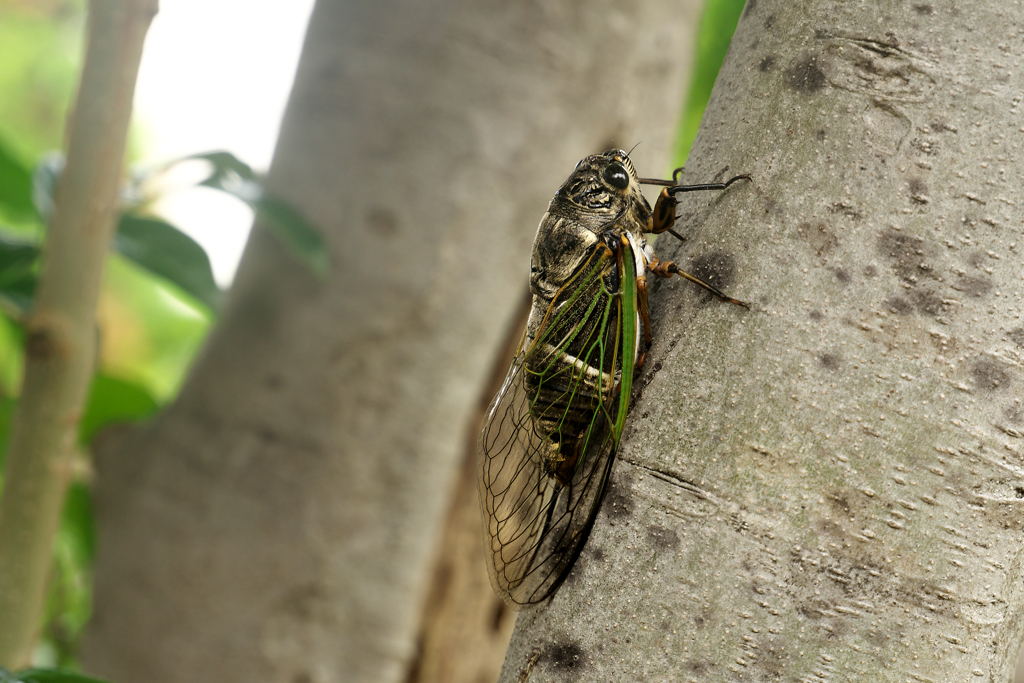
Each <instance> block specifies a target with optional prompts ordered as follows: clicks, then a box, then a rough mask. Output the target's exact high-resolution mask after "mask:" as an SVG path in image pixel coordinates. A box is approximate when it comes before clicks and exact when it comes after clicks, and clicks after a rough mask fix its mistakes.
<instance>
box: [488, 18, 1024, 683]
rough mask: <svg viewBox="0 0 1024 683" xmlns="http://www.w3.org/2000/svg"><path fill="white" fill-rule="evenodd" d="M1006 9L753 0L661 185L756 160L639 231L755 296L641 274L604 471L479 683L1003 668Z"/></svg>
mask: <svg viewBox="0 0 1024 683" xmlns="http://www.w3.org/2000/svg"><path fill="white" fill-rule="evenodd" d="M1022 29H1024V26H1022V23H1021V13H1020V6H1019V5H1018V4H1013V5H1010V4H1006V3H996V4H991V3H984V2H976V1H965V2H959V3H956V4H954V3H952V2H936V3H934V4H933V3H904V2H892V1H884V0H883V1H880V2H871V3H834V2H830V1H826V0H807V1H805V2H800V3H789V2H782V1H780V0H756V2H755V0H750V1H749V2H748V6H747V9H746V11H745V13H744V16H743V18H742V19H741V21H740V24H739V27H738V29H737V32H736V35H735V37H734V39H733V43H732V48H731V50H730V54H729V56H728V58H727V59H726V62H725V65H724V67H723V70H722V73H721V75H720V76H719V81H718V84H717V85H716V88H715V91H714V94H713V95H712V98H711V102H710V104H709V107H708V110H707V112H706V114H705V118H704V122H703V126H702V128H701V131H700V133H699V135H698V137H697V140H696V145H695V147H694V149H693V152H692V154H691V157H690V165H689V166H688V168H687V172H686V173H685V174H684V180H685V181H687V182H697V181H707V180H711V179H713V178H723V177H727V176H729V175H732V174H735V173H740V172H748V173H751V174H753V178H754V182H753V183H752V184H751V185H736V186H733V187H732V188H730V189H729V190H728V191H727V192H725V193H723V194H721V195H716V196H714V197H710V198H709V197H703V196H702V197H697V198H687V199H686V200H685V202H684V205H683V207H682V209H681V212H682V213H681V217H680V221H679V225H680V228H681V229H683V230H686V231H688V232H689V233H690V234H691V236H692V239H691V241H690V242H689V243H688V244H687V246H686V248H685V254H683V253H673V249H670V248H669V247H670V246H672V245H669V244H667V243H666V242H665V241H664V240H662V241H661V242H660V243H659V247H660V250H661V253H662V255H663V256H667V257H676V258H679V259H681V261H682V262H683V263H686V264H688V265H689V266H690V268H691V269H692V271H693V272H696V273H698V274H706V275H708V276H709V277H711V278H712V279H714V280H717V281H718V282H719V283H720V284H722V285H723V286H724V288H725V291H727V292H729V293H731V294H733V295H735V296H737V297H740V298H742V299H746V300H749V301H752V302H754V306H753V310H751V311H749V312H746V311H744V310H742V309H740V308H737V307H734V306H728V305H723V304H721V303H719V302H717V301H714V300H711V299H710V298H709V297H708V296H707V295H705V294H703V293H702V292H700V291H698V290H696V289H694V288H693V287H691V286H690V285H688V284H686V283H683V282H678V281H675V282H666V283H662V285H661V287H660V288H659V289H658V291H657V292H656V294H655V296H654V302H653V308H652V317H653V318H654V320H655V323H654V328H655V329H654V333H655V335H656V341H655V343H654V347H653V349H652V351H651V354H650V356H649V358H648V360H647V363H646V365H645V367H644V368H643V373H642V374H641V376H640V377H639V379H638V381H637V385H638V388H637V395H636V401H635V407H634V409H633V414H632V419H631V421H630V423H631V425H632V427H631V428H628V429H627V434H626V436H625V437H624V441H623V443H622V444H621V447H620V452H619V457H618V460H617V462H616V464H615V467H614V472H613V474H612V480H613V481H612V487H611V490H610V491H609V492H608V495H607V497H606V499H605V501H604V505H603V509H602V511H601V513H600V516H599V517H598V520H597V524H596V526H595V528H594V531H593V534H592V535H591V538H590V540H589V542H588V545H587V547H586V548H585V550H584V552H583V554H582V556H581V558H580V560H579V562H578V564H577V566H576V568H575V571H574V573H573V574H572V575H571V576H570V577H569V580H568V582H567V584H566V585H565V586H564V587H563V589H562V590H561V591H560V592H559V593H558V594H556V595H555V597H554V599H553V601H552V602H551V603H550V604H549V605H546V606H544V607H541V608H540V609H537V610H535V611H532V612H528V613H526V614H525V615H524V616H523V617H522V618H520V619H519V622H518V624H517V629H516V632H515V634H514V635H513V641H512V645H511V647H510V651H509V655H508V658H507V660H506V664H505V668H504V671H503V675H502V679H501V680H504V681H516V680H526V679H527V678H528V680H530V681H531V682H533V681H544V680H551V681H562V680H581V679H586V680H604V681H635V680H640V679H642V680H677V681H712V680H713V681H732V680H737V681H739V680H742V681H777V680H786V681H796V680H800V681H826V680H835V681H873V682H875V681H906V680H915V681H968V680H987V681H1008V680H1010V677H1011V674H1012V669H1013V663H1014V660H1015V658H1016V653H1017V651H1018V648H1019V646H1020V642H1021V637H1022V629H1024V618H1022V614H1024V576H1022V570H1024V552H1022V549H1024V543H1022V541H1024V436H1022V434H1024V405H1022V402H1021V401H1022V398H1021V397H1022V396H1024V322H1022V320H1021V314H1022V311H1024V279H1022V272H1024V271H1022V265H1024V263H1022V262H1024V236H1022V231H1021V225H1022V224H1024V211H1022V208H1021V202H1020V198H1019V196H1018V195H1019V192H1018V187H1019V179H1020V178H1021V177H1022V175H1024V159H1022V152H1021V145H1022V144H1024V127H1022V125H1021V114H1020V113H1018V112H1019V107H1020V103H1021V99H1022V97H1024V91H1022V85H1024V79H1022V78H1021V74H1022V64H1021V55H1022V52H1024V50H1022V40H1021V38H1022ZM673 248H674V247H673ZM678 251H679V252H682V251H684V250H678Z"/></svg>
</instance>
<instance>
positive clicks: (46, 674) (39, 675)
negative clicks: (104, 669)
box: [0, 666, 104, 683]
mask: <svg viewBox="0 0 1024 683" xmlns="http://www.w3.org/2000/svg"><path fill="white" fill-rule="evenodd" d="M0 683H104V681H101V680H99V679H98V678H90V677H88V676H83V675H82V674H80V673H76V672H74V671H68V670H67V669H22V670H21V671H14V672H11V671H8V670H7V669H5V668H3V667H2V666H0Z"/></svg>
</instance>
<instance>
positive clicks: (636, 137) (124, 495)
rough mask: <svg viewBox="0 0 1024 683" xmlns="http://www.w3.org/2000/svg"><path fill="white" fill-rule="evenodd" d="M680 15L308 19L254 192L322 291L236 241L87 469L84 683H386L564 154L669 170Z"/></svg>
mask: <svg viewBox="0 0 1024 683" xmlns="http://www.w3.org/2000/svg"><path fill="white" fill-rule="evenodd" d="M695 9H696V8H695V7H693V5H692V4H686V5H683V6H682V7H680V6H678V5H677V4H676V3H670V2H667V0H666V1H659V2H646V3H642V2H614V3H613V2H610V1H604V0H601V1H598V2H592V1H588V2H580V1H568V0H567V1H562V2H545V3H506V2H496V1H489V2H471V1H469V0H461V1H457V2H428V3H423V2H413V1H412V0H394V1H388V2H381V1H379V0H375V1H374V2H340V1H329V0H321V2H319V3H317V6H316V8H315V10H314V12H313V15H312V19H311V23H310V27H309V32H308V35H307V40H306V45H305V48H304V52H303V56H302V59H301V62H300V66H299V72H298V75H297V79H296V82H295V86H294V90H293V93H292V98H291V102H290V105H289V108H288V111H287V113H286V116H285V121H284V123H283V127H282V132H281V138H280V141H279V144H278V149H277V153H276V155H275V158H274V162H273V166H272V169H271V172H270V177H269V187H270V189H271V190H272V191H273V192H275V193H276V194H278V195H280V196H283V197H284V198H286V199H287V200H289V201H291V202H294V203H295V204H296V205H298V206H299V207H301V208H302V209H303V211H304V213H305V214H306V215H307V217H308V218H309V219H310V220H312V222H313V223H314V224H315V225H317V226H319V227H320V229H321V230H322V231H323V232H324V234H325V235H326V237H327V239H328V241H329V243H330V246H331V251H332V256H333V259H334V267H333V271H332V273H331V275H330V277H329V278H328V280H327V281H324V282H319V281H317V280H316V279H315V278H314V277H313V276H312V275H310V274H309V273H307V272H305V271H304V270H303V269H302V268H301V267H300V266H298V265H297V264H296V263H294V262H293V261H292V260H291V259H290V258H289V257H288V256H287V255H286V254H285V253H284V251H283V250H282V248H281V247H280V246H279V245H278V244H277V243H276V242H275V241H274V240H273V239H272V238H270V237H269V236H268V235H267V233H265V232H263V231H261V230H258V229H257V230H256V231H255V232H254V234H253V237H252V239H251V241H250V244H249V246H248V248H247V250H246V254H245V257H244V259H243V262H242V265H241V268H240V270H239V273H238V276H237V280H236V283H235V286H234V289H233V290H232V292H231V294H230V297H229V301H228V304H227V309H226V311H225V313H224V316H223V319H222V321H221V324H220V326H219V328H218V329H217V330H216V332H215V333H214V334H213V335H212V338H211V339H210V341H209V343H208V345H207V348H206V350H205V352H204V354H203V357H202V358H201V359H200V361H199V362H198V364H197V366H196V368H195V370H194V372H193V373H192V376H191V377H190V379H189V380H188V382H187V383H186V386H185V387H184V389H183V391H182V394H181V396H180V398H179V400H178V401H177V403H176V404H175V405H174V406H173V407H172V408H171V409H170V410H169V411H168V412H167V413H166V414H164V415H163V416H161V417H160V418H159V419H158V420H157V421H156V422H155V423H154V424H152V425H151V426H150V427H149V428H148V429H146V430H144V431H141V432H139V433H137V434H134V435H132V436H131V437H129V438H128V439H127V440H126V441H125V442H124V443H122V444H120V445H119V446H118V447H117V448H115V449H112V450H111V453H110V455H108V456H107V457H105V458H103V459H101V462H100V463H99V471H98V487H97V492H96V499H97V514H98V519H99V525H100V528H99V555H98V559H97V565H96V582H97V583H96V609H95V617H94V620H93V623H92V625H91V626H90V631H89V633H88V635H87V641H86V644H85V652H84V657H83V659H84V662H85V664H86V666H87V668H88V669H89V670H90V671H91V672H94V673H95V674H99V675H102V676H105V677H109V678H110V679H112V680H116V681H118V682H119V683H144V682H145V683H161V682H171V681H189V682H190V683H202V682H205V681H211V682H212V681H217V682H218V683H220V682H221V681H225V680H261V681H286V682H288V683H304V682H316V683H320V682H327V681H339V680H344V681H374V682H381V681H396V680H401V679H403V678H404V677H405V676H406V675H407V669H408V667H409V665H410V662H411V660H412V658H413V656H414V654H415V652H416V642H417V638H416V633H417V629H418V626H419V624H420V622H421V617H422V613H421V610H422V606H423V604H424V601H425V595H426V593H427V584H428V576H429V574H430V571H431V569H432V568H433V567H434V566H435V565H434V560H435V553H436V545H437V543H438V539H439V538H440V536H441V526H442V521H443V519H444V517H445V513H446V512H447V511H448V509H449V493H450V491H451V489H452V486H453V483H454V482H455V480H456V474H457V471H458V466H459V463H460V457H461V456H462V455H463V453H464V447H465V443H466V438H467V433H468V432H470V431H475V429H476V419H477V415H478V410H479V408H478V403H479V396H480V393H481V391H482V390H483V388H484V387H485V385H486V383H487V376H488V374H489V371H490V369H491V366H492V364H493V363H494V361H495V360H496V357H497V356H498V355H499V354H500V353H501V351H499V348H500V346H501V342H502V340H503V339H504V338H505V336H506V335H507V328H508V326H509V324H510V323H511V322H512V318H513V314H514V311H515V309H516V307H517V306H518V304H519V302H520V300H521V297H522V295H523V292H524V290H525V287H526V281H527V275H528V263H529V253H530V246H531V242H532V239H533V234H534V231H535V230H536V224H537V221H538V220H539V218H540V216H541V215H542V214H543V211H544V208H545V206H546V204H547V202H548V200H549V199H550V196H551V193H552V191H553V190H552V188H555V187H557V185H558V183H559V182H561V180H562V179H563V178H564V177H565V176H566V175H567V174H568V173H569V171H570V170H571V169H572V167H573V165H574V164H575V163H576V161H578V160H579V159H580V158H581V157H583V156H584V155H585V154H588V153H591V152H594V151H598V150H603V149H605V148H607V147H609V146H612V145H614V146H622V147H627V148H628V147H631V146H632V145H633V144H634V143H636V142H640V141H642V142H643V145H641V147H639V148H638V149H637V152H636V153H635V157H636V158H637V159H638V165H640V167H641V168H646V169H652V170H651V172H652V173H658V172H659V171H661V170H662V169H663V168H664V167H665V165H666V164H667V161H668V160H667V155H666V151H667V150H668V149H669V140H670V136H671V134H672V129H673V125H674V122H675V120H676V117H677V114H678V110H679V105H680V103H681V97H682V94H681V93H682V91H683V87H684V85H685V84H684V74H685V73H687V65H688V62H689V57H690V54H691V51H692V45H691V43H692V41H691V38H690V36H691V34H692V30H691V28H690V24H691V22H692V19H693V16H694V14H695ZM472 505H473V507H475V503H472ZM472 552H473V554H474V556H473V559H472V561H473V562H476V563H477V566H478V567H479V571H480V572H481V573H483V572H484V569H483V563H482V558H481V556H480V554H479V548H478V547H476V548H472ZM482 575H483V576H486V575H485V574H482ZM484 581H486V578H485V579H484ZM484 585H485V586H486V584H484ZM486 590H487V591H488V592H489V590H490V589H489V587H487V588H486ZM494 600H495V599H493V598H492V599H491V604H490V605H488V603H487V601H486V600H481V601H478V602H480V604H482V605H484V608H485V610H490V611H489V612H486V613H487V614H488V615H490V616H491V619H490V622H487V620H486V619H484V620H483V621H484V622H485V623H490V624H498V622H500V621H501V620H500V619H497V618H494V610H495V609H496V604H497V603H495V602H494ZM473 618H474V619H475V618H477V617H475V616H474V617H473ZM424 642H425V641H424ZM474 654H476V652H475V648H474V650H473V651H470V652H469V654H468V656H473V655H474ZM449 680H450V679H449Z"/></svg>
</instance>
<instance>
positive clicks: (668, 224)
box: [640, 168, 750, 241]
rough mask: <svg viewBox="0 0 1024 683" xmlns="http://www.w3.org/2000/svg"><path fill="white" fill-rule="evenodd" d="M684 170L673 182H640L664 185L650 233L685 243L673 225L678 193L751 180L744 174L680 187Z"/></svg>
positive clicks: (647, 180) (677, 170)
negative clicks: (679, 181)
mask: <svg viewBox="0 0 1024 683" xmlns="http://www.w3.org/2000/svg"><path fill="white" fill-rule="evenodd" d="M682 170H683V169H682V168H677V169H676V170H675V171H673V172H672V180H655V179H653V178H641V179H640V182H641V183H643V184H645V185H664V186H665V187H664V188H662V190H661V194H660V195H658V201H657V202H655V204H654V212H653V214H652V215H651V229H650V232H652V233H654V234H655V235H660V234H661V233H663V232H667V233H671V234H672V235H674V236H675V237H676V239H678V240H680V241H685V240H686V238H685V237H683V236H682V235H680V234H679V233H678V232H676V231H675V230H673V229H672V224H673V223H675V221H676V204H677V203H678V201H679V200H677V199H676V193H678V192H701V191H704V190H724V189H725V188H727V187H729V186H730V185H732V184H733V183H735V182H736V181H737V180H750V174H748V173H744V174H743V175H738V176H735V177H733V178H729V179H728V180H726V181H725V182H724V183H704V184H703V185H679V184H677V179H678V177H679V173H680V172H681V171H682Z"/></svg>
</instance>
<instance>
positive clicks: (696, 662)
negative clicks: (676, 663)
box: [683, 659, 715, 674]
mask: <svg viewBox="0 0 1024 683" xmlns="http://www.w3.org/2000/svg"><path fill="white" fill-rule="evenodd" d="M683 668H685V669H686V670H687V671H689V672H690V673H695V674H706V673H707V672H709V671H711V670H712V669H714V668H715V663H714V662H712V661H709V660H700V659H689V660H687V661H685V662H683Z"/></svg>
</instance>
